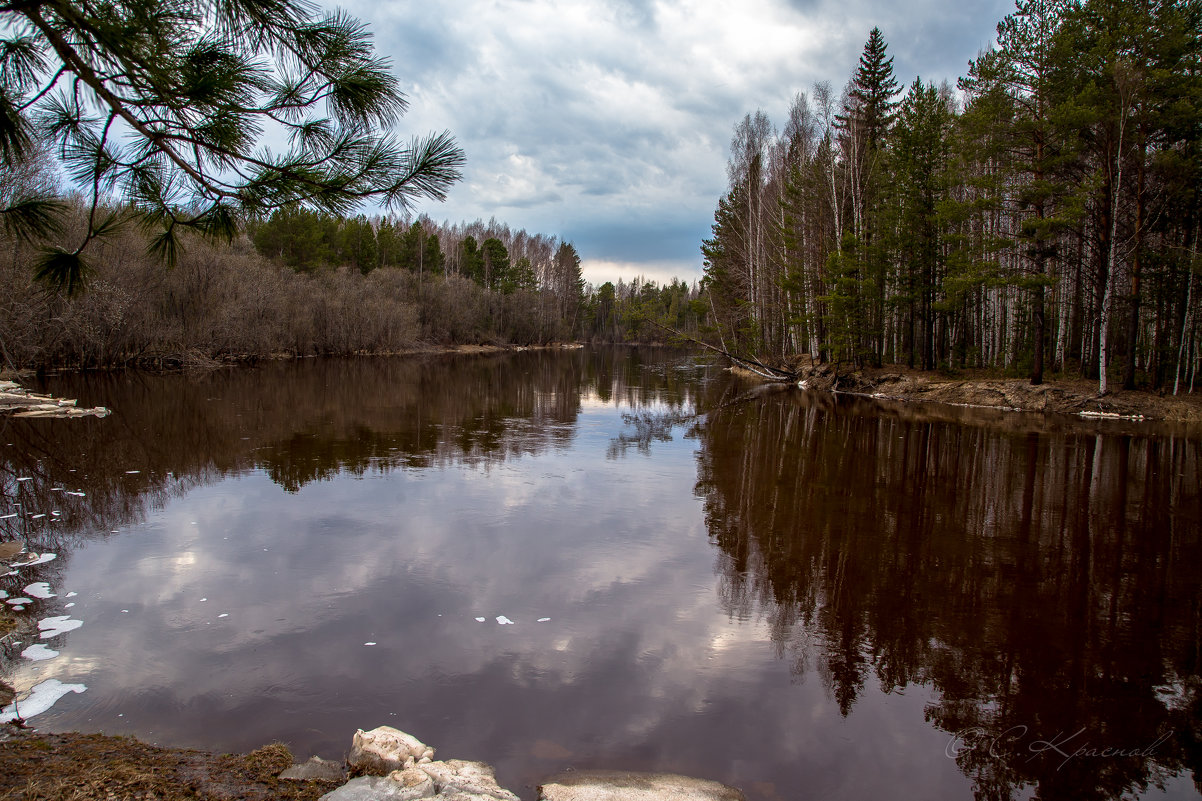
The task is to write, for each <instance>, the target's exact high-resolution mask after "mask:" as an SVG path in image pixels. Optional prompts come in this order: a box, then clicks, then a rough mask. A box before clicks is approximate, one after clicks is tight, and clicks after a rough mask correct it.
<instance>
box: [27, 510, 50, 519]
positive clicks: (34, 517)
mask: <svg viewBox="0 0 1202 801" xmlns="http://www.w3.org/2000/svg"><path fill="white" fill-rule="evenodd" d="M45 516H46V513H45V512H39V513H38V514H36V515H34V516H33V517H31V518H29V519H30V520H38V519H40V518H43V517H45Z"/></svg>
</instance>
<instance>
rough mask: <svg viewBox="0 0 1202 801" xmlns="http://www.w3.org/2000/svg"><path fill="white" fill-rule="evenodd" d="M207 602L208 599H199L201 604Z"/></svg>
mask: <svg viewBox="0 0 1202 801" xmlns="http://www.w3.org/2000/svg"><path fill="white" fill-rule="evenodd" d="M207 600H209V599H208V598H201V599H200V602H201V603H202V604H203V603H204V602H205V601H207Z"/></svg>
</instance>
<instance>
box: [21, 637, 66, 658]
mask: <svg viewBox="0 0 1202 801" xmlns="http://www.w3.org/2000/svg"><path fill="white" fill-rule="evenodd" d="M21 656H23V657H25V658H26V659H32V660H33V661H34V662H41V661H43V660H46V659H54V657H56V656H58V651H52V650H50V649H49V648H47V647H46V646H44V645H42V644H41V643H40V642H38V643H34V644H33V645H31V646H29V647H28V648H26V649H25V650H24V651H22V652H21Z"/></svg>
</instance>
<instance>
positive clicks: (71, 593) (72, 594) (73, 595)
mask: <svg viewBox="0 0 1202 801" xmlns="http://www.w3.org/2000/svg"><path fill="white" fill-rule="evenodd" d="M76 595H79V593H77V592H69V593H67V597H68V598H74V597H75V596H76Z"/></svg>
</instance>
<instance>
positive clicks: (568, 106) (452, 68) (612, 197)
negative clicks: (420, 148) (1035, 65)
mask: <svg viewBox="0 0 1202 801" xmlns="http://www.w3.org/2000/svg"><path fill="white" fill-rule="evenodd" d="M341 7H342V8H344V9H345V10H346V11H348V12H350V13H351V14H352V15H354V16H356V17H358V18H359V19H360V20H362V21H364V22H366V23H367V24H368V26H369V28H370V30H371V31H372V32H373V34H374V36H375V41H376V47H377V50H378V51H379V52H380V54H381V55H383V56H385V57H387V58H388V59H389V60H390V62H391V65H392V68H393V70H394V71H395V73H396V74H397V76H398V78H399V79H400V83H401V87H402V89H403V90H404V92H405V93H406V95H407V97H408V99H409V102H410V108H409V111H408V113H407V114H406V116H405V117H404V119H403V120H402V122H401V126H400V129H399V132H400V133H402V134H403V135H406V136H412V135H424V134H428V133H432V132H437V131H442V130H450V131H451V133H452V134H454V136H455V137H456V140H457V141H458V143H459V144H460V146H461V147H462V148H463V149H464V151H465V152H466V154H467V166H466V170H465V174H464V179H463V181H461V182H460V183H458V184H457V185H456V186H455V187H454V188H453V189H452V190H451V192H450V194H449V196H448V198H447V200H446V201H445V202H444V203H437V202H433V201H425V202H423V203H421V204H420V205H419V206H418V208H417V211H418V212H422V213H426V214H428V215H429V216H430V217H432V218H434V219H435V220H449V221H452V222H459V221H472V220H475V219H483V220H488V219H489V218H492V217H495V218H496V219H497V220H498V221H500V222H504V223H506V224H508V225H509V226H510V227H511V228H513V229H519V228H524V229H526V230H527V231H528V232H530V233H542V234H547V235H555V236H558V237H560V238H561V239H563V240H566V241H570V242H572V243H573V244H574V245H575V246H576V249H577V251H578V252H579V253H580V255H581V258H582V262H583V263H582V267H583V271H584V276H585V279H586V280H588V281H591V282H593V283H594V284H600V283H601V282H604V281H617V280H618V279H619V278H622V279H624V280H627V281H628V280H630V279H631V278H634V277H636V276H642V277H644V278H647V279H651V280H656V281H666V280H669V279H670V278H672V277H678V278H681V279H684V280H686V281H693V280H696V279H698V278H700V276H701V270H702V263H701V252H700V245H701V241H702V240H703V239H704V238H706V237H707V236H709V234H710V226H711V224H712V223H713V213H714V208H715V206H716V205H717V202H718V198H719V197H720V196H721V195H722V194H723V193H724V192H725V191H726V161H727V156H728V153H729V143H730V138H731V134H732V131H733V128H734V126H735V124H736V123H738V121H739V120H741V119H742V118H743V116H744V115H745V114H747V113H748V112H753V111H755V110H756V109H763V110H764V111H765V112H766V113H767V114H768V115H769V117H770V118H771V119H772V121H773V123H774V124H776V125H777V126H778V127H779V126H781V125H783V122H784V121H785V119H786V117H787V111H788V108H789V105H790V103H791V101H792V99H793V97H794V96H795V95H796V94H797V93H798V92H801V91H804V92H807V93H808V92H809V91H810V89H811V87H812V86H813V84H814V83H815V82H818V81H829V82H830V84H831V86H832V88H833V89H834V91H835V93H836V95H837V94H838V92H839V91H840V90H841V89H842V87H843V85H844V84H845V83H846V82H847V81H848V79H849V78H850V77H851V74H852V72H853V71H854V69H855V66H856V62H857V59H858V58H859V55H860V53H861V51H862V50H863V46H864V42H865V40H866V39H867V38H868V33H869V31H870V30H872V28H873V27H874V26H877V27H879V28H880V29H881V31H882V33H883V34H884V37H885V41H886V42H887V43H888V53H889V55H891V56H892V57H893V59H894V62H893V67H894V73H895V75H896V77H897V79H898V82H899V84H900V85H901V86H903V87H904V86H907V85H908V84H910V83H911V82H912V81H913V80H914V78H915V76H921V77H922V78H923V80H924V81H925V80H932V81H934V82H936V83H939V82H941V81H943V80H948V81H950V82H952V83H953V84H954V83H955V80H956V78H958V77H959V76H961V75H963V74H964V72H965V71H966V69H967V64H968V61H969V60H970V59H972V58H974V57H975V56H976V55H977V54H978V53H979V52H980V51H981V50H982V49H984V48H987V47H989V46H990V45H991V43H992V41H993V37H994V34H995V32H996V26H997V22H998V21H999V20H1000V19H1001V18H1002V17H1003V16H1005V15H1006V14H1008V13H1010V12H1012V11H1013V10H1014V4H1013V2H1011V0H905V1H904V2H899V1H897V0H894V2H883V1H882V0H743V2H740V3H730V2H720V1H719V0H658V1H656V0H571V1H570V2H565V1H563V0H443V1H442V2H437V3H432V2H413V1H412V0H345V2H344V3H343V5H342V6H341Z"/></svg>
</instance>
